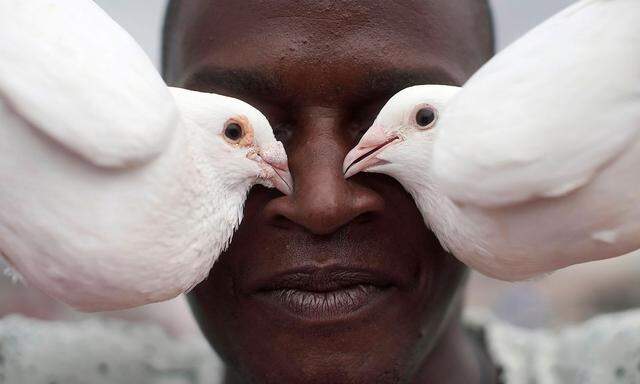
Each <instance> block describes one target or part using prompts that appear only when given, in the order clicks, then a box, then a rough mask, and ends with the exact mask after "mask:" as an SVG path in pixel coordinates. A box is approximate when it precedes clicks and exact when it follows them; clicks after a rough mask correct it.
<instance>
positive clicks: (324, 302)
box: [255, 267, 395, 321]
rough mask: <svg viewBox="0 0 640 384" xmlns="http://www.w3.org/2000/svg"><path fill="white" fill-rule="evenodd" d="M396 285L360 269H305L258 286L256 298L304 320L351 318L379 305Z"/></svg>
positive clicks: (378, 275) (285, 274)
mask: <svg viewBox="0 0 640 384" xmlns="http://www.w3.org/2000/svg"><path fill="white" fill-rule="evenodd" d="M394 287H395V284H393V282H392V279H391V278H390V277H387V276H384V275H383V274H381V273H378V272H375V271H369V270H363V269H349V268H339V267H332V268H307V269H300V270H294V271H289V272H285V273H283V274H280V275H277V276H275V277H274V278H272V279H269V280H268V281H264V282H263V283H259V284H258V288H257V290H256V291H255V292H256V297H257V298H258V299H259V300H261V301H262V302H264V303H266V304H267V305H269V306H271V307H273V308H276V309H279V310H282V311H284V312H286V313H288V314H289V315H292V316H294V317H297V318H302V319H306V320H316V321H323V320H324V321H327V320H336V319H344V318H346V317H350V316H354V315H356V314H357V313H360V312H361V311H364V310H365V309H366V308H368V307H372V306H374V305H375V304H376V303H381V302H382V301H383V299H384V298H385V297H387V296H389V295H390V294H391V292H392V291H393V288H394Z"/></svg>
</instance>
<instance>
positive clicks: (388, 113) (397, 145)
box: [343, 85, 460, 179]
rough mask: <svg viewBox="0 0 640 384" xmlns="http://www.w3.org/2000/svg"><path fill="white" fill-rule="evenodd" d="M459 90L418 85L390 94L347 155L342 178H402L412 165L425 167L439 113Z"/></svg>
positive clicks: (411, 170)
mask: <svg viewBox="0 0 640 384" xmlns="http://www.w3.org/2000/svg"><path fill="white" fill-rule="evenodd" d="M459 89H460V88H459V87H454V86H447V85H418V86H413V87H409V88H406V89H404V90H402V91H400V92H398V93H397V94H396V95H394V96H393V97H392V98H391V99H389V101H388V102H387V103H386V104H385V106H384V107H383V108H382V110H381V111H380V113H379V114H378V116H377V117H376V119H375V121H374V122H373V125H372V126H371V127H370V128H369V129H368V130H367V131H366V132H365V134H364V136H363V137H362V139H360V141H359V142H358V145H357V146H356V147H355V148H353V149H352V150H351V151H350V152H349V153H348V154H347V156H346V158H345V160H344V165H343V171H344V174H345V178H349V177H351V176H353V175H355V174H357V173H359V172H374V173H383V174H387V175H389V176H392V177H395V178H397V179H403V177H402V176H403V175H405V174H407V175H410V174H412V173H413V174H415V173H414V171H415V170H414V169H412V168H413V167H414V166H415V165H416V164H417V165H419V166H427V167H428V166H429V158H430V153H431V148H432V145H433V139H434V135H435V134H436V131H437V129H438V122H439V117H440V114H441V113H442V111H443V110H444V108H445V106H446V105H447V103H448V101H449V100H450V99H451V98H452V97H453V96H454V95H455V94H456V93H457V92H458V90H459Z"/></svg>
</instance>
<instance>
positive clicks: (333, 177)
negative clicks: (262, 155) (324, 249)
mask: <svg viewBox="0 0 640 384" xmlns="http://www.w3.org/2000/svg"><path fill="white" fill-rule="evenodd" d="M343 120H344V119H341V118H340V115H339V114H338V113H337V112H334V111H332V110H329V109H327V108H309V109H307V110H305V113H304V114H303V115H302V117H301V118H299V119H298V126H296V135H295V136H296V137H295V138H294V139H293V140H292V143H291V145H289V148H288V150H289V151H288V157H289V169H290V170H291V173H292V175H293V179H294V188H293V194H292V195H289V196H285V197H283V198H280V199H275V200H272V201H271V203H270V204H269V205H268V206H267V207H266V208H265V209H266V213H267V215H268V217H269V218H270V219H271V220H274V221H277V222H278V223H279V224H280V225H282V224H283V222H284V223H286V224H285V225H291V224H293V225H298V226H300V227H302V228H304V229H305V230H306V231H308V232H310V233H313V234H316V235H327V234H330V233H333V232H335V231H337V230H338V229H339V228H341V227H343V226H345V225H347V224H349V223H352V222H354V221H359V220H365V219H366V218H367V217H370V216H371V215H373V214H375V213H376V212H379V211H381V210H382V209H383V207H384V200H383V199H382V197H381V196H380V195H378V194H377V193H376V192H374V191H373V190H371V189H369V188H367V187H365V186H362V185H359V184H357V183H353V182H350V181H348V180H345V178H344V174H343V171H342V167H343V162H344V157H345V155H346V153H347V152H348V150H349V149H350V148H351V147H352V146H353V145H354V144H355V143H354V142H352V141H353V140H352V139H350V138H349V137H348V136H349V135H348V134H347V132H346V131H345V130H344V129H341V124H343Z"/></svg>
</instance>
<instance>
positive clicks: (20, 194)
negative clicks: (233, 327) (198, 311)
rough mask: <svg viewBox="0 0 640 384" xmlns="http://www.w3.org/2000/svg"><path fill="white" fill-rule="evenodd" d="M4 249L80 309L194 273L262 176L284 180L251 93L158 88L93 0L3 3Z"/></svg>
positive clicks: (148, 298) (164, 289) (129, 298)
mask: <svg viewBox="0 0 640 384" xmlns="http://www.w3.org/2000/svg"><path fill="white" fill-rule="evenodd" d="M0 36H2V39H0V125H1V129H0V180H1V182H2V186H1V187H0V251H1V252H2V254H3V255H4V257H5V258H6V260H7V262H8V263H9V265H11V267H12V268H13V269H14V270H15V271H17V272H18V273H20V274H21V275H23V276H24V278H25V280H26V281H27V282H28V283H30V284H32V285H34V286H36V287H37V288H39V289H41V290H43V291H44V292H46V293H48V294H49V295H51V296H53V297H55V298H57V299H59V300H61V301H63V302H65V303H68V304H70V305H72V306H74V307H76V308H78V309H81V310H86V311H95V310H110V309H122V308H127V307H133V306H137V305H142V304H147V303H151V302H156V301H161V300H165V299H169V298H172V297H175V296H177V295H178V294H180V293H182V292H185V291H187V290H189V289H191V288H192V287H193V286H194V285H196V284H197V283H199V282H200V281H201V280H202V279H204V278H205V277H206V276H207V274H208V273H209V270H210V269H211V267H212V265H213V263H214V261H215V260H216V258H217V257H218V255H219V254H220V253H221V252H222V251H223V250H224V249H225V248H226V246H227V245H228V243H229V241H230V239H231V237H232V234H233V232H234V230H235V229H236V227H237V226H238V224H239V222H240V220H241V219H242V209H243V204H244V200H245V198H246V195H247V193H248V191H249V189H250V188H251V186H252V185H254V184H256V183H260V184H263V185H266V186H268V187H274V186H275V187H278V188H279V189H280V190H282V191H283V192H284V193H289V192H290V191H291V189H290V188H291V187H290V186H291V178H290V175H289V172H288V168H287V159H286V154H285V152H284V148H283V147H282V144H281V143H279V142H277V141H276V140H275V138H274V136H273V132H272V130H271V127H270V125H269V123H268V121H267V119H266V118H265V117H264V116H263V115H262V114H261V113H260V112H259V111H257V110H256V109H255V108H252V107H251V106H249V105H248V104H246V103H244V102H242V101H239V100H236V99H232V98H228V97H223V96H219V95H214V94H204V93H198V92H192V91H187V90H181V89H176V88H173V89H169V88H167V87H166V85H165V84H164V82H163V81H162V79H161V78H160V76H159V75H158V73H157V72H156V71H155V69H154V68H153V65H152V64H151V63H150V61H149V60H148V58H147V57H146V56H145V55H144V53H143V52H142V50H141V49H140V48H139V46H138V45H137V44H136V43H135V41H134V40H133V39H132V38H131V37H130V36H129V35H128V34H127V33H126V32H125V31H124V30H122V29H121V28H120V27H119V26H118V25H117V24H116V23H115V22H113V20H111V19H110V18H109V17H108V16H107V15H106V14H105V13H104V12H103V11H102V10H101V9H100V8H98V7H97V6H96V5H95V4H94V3H93V2H92V1H88V0H3V1H2V2H0Z"/></svg>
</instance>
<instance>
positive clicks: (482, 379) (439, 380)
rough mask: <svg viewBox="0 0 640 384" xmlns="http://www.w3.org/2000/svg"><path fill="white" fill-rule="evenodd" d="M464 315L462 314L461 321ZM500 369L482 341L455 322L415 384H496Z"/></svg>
mask: <svg viewBox="0 0 640 384" xmlns="http://www.w3.org/2000/svg"><path fill="white" fill-rule="evenodd" d="M459 316H460V314H459V313H458V318H459ZM496 382H497V375H496V369H495V366H494V364H493V362H492V361H491V358H490V357H489V355H488V353H487V352H486V350H485V346H484V345H482V343H481V341H480V340H479V339H476V338H473V337H472V336H471V334H470V332H469V331H468V330H466V329H464V327H463V325H462V324H461V321H459V320H458V321H452V322H450V323H449V327H448V328H447V329H446V330H445V331H444V334H443V335H442V336H441V341H440V342H439V343H438V344H437V345H436V347H435V348H434V349H433V351H431V353H430V354H429V356H428V358H427V360H426V361H425V362H424V364H423V365H422V366H421V368H420V370H419V371H418V374H417V375H416V377H415V379H414V380H413V381H412V383H414V384H423V383H429V384H493V383H496Z"/></svg>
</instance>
